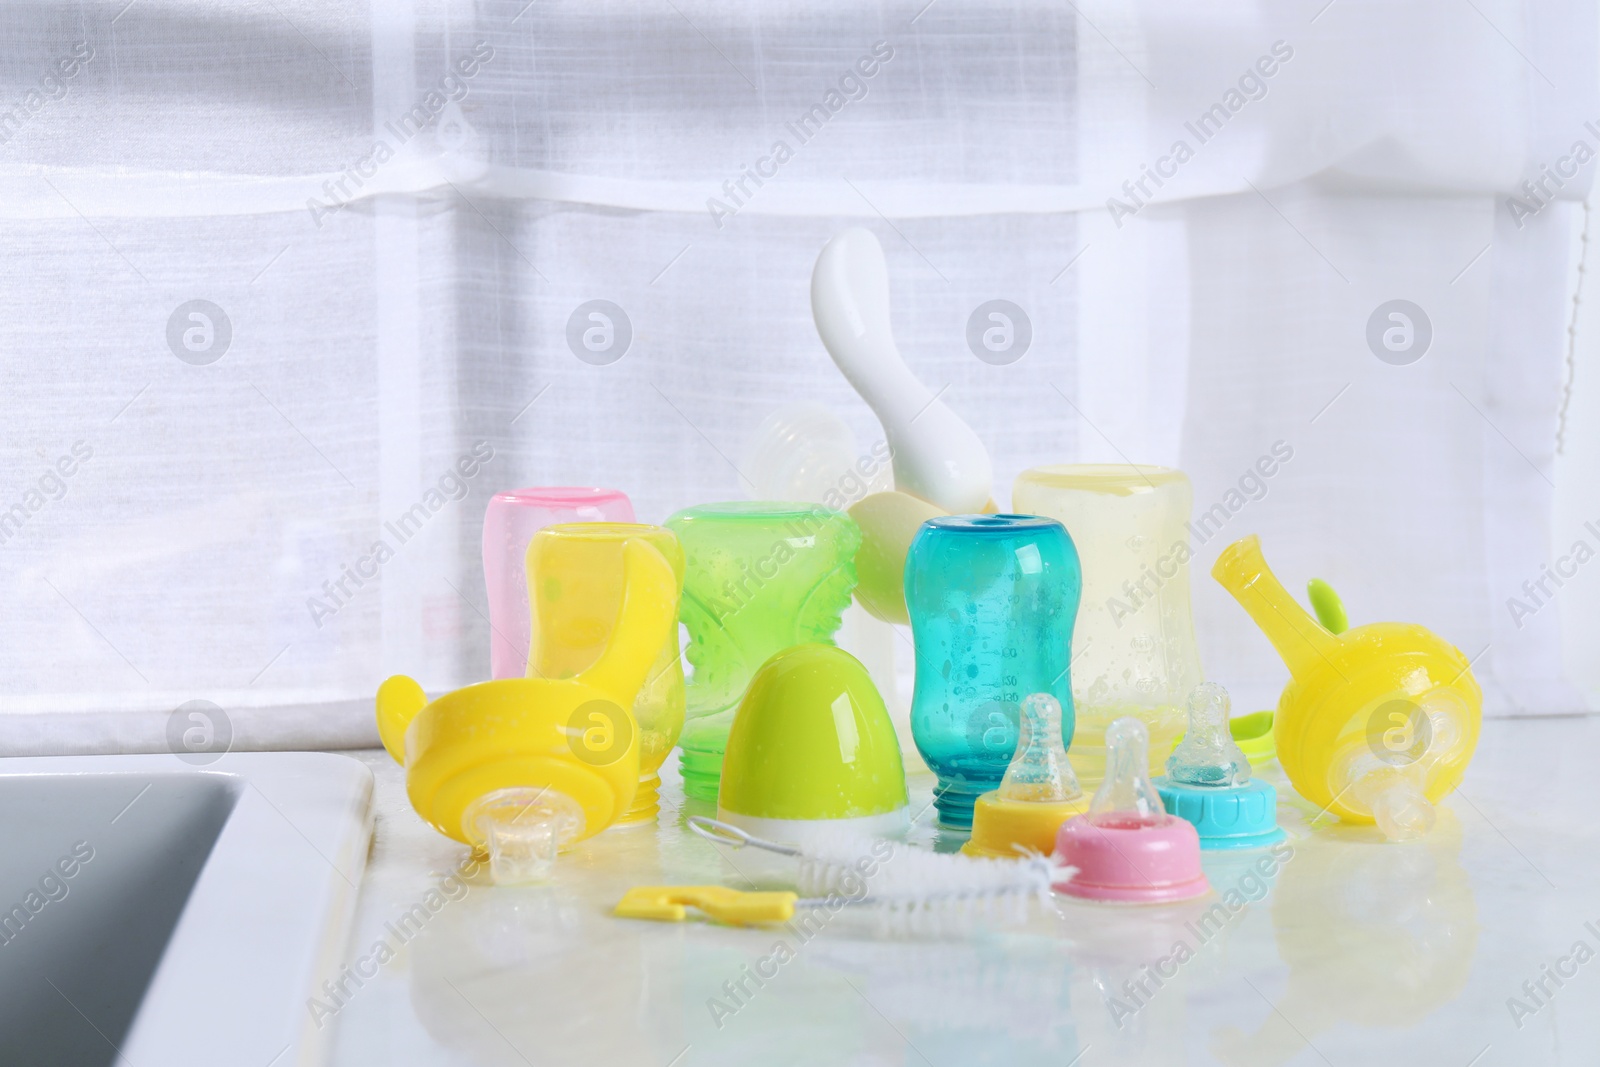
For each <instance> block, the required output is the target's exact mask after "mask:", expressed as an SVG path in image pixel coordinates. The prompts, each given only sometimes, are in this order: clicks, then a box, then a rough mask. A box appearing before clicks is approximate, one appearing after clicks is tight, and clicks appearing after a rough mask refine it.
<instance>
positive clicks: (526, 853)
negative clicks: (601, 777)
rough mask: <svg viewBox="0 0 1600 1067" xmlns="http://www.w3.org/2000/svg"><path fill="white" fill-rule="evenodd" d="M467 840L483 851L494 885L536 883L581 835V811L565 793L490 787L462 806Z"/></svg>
mask: <svg viewBox="0 0 1600 1067" xmlns="http://www.w3.org/2000/svg"><path fill="white" fill-rule="evenodd" d="M461 821H462V823H463V825H464V828H465V829H466V831H467V836H468V837H469V838H471V840H472V841H473V843H474V844H476V845H477V846H478V847H479V848H482V849H486V850H487V851H488V853H489V877H490V878H491V879H492V880H493V882H494V884H495V885H537V884H539V883H541V882H547V881H549V880H550V878H551V876H552V875H553V874H554V873H555V863H556V853H557V852H559V851H560V850H561V848H562V847H563V846H564V845H566V844H567V843H568V842H571V841H574V840H576V839H577V838H578V837H579V836H581V835H582V833H583V827H584V817H583V809H582V808H581V807H579V805H578V802H577V801H575V800H573V799H572V798H571V797H569V796H567V795H566V794H565V793H558V792H556V791H555V790H554V789H547V788H534V787H527V786H521V787H516V788H512V789H496V790H495V791H494V792H492V793H485V794H484V795H483V796H481V797H479V798H478V799H477V800H474V801H473V802H472V803H471V804H469V805H467V810H466V811H465V812H464V813H463V814H462V818H461Z"/></svg>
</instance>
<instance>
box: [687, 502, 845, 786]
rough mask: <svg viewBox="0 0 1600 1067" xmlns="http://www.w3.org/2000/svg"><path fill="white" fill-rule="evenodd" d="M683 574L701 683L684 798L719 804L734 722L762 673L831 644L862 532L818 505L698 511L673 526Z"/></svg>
mask: <svg viewBox="0 0 1600 1067" xmlns="http://www.w3.org/2000/svg"><path fill="white" fill-rule="evenodd" d="M666 525H667V529H669V530H671V531H672V532H673V533H675V534H676V535H677V536H678V541H679V543H680V544H681V545H682V546H683V552H684V556H685V559H686V567H685V570H684V577H683V600H682V606H681V608H680V609H679V617H680V619H681V620H682V622H683V625H684V627H685V628H686V629H687V630H688V631H689V647H688V650H687V652H686V655H687V656H688V658H689V665H690V666H691V667H693V668H694V674H693V675H692V676H691V677H690V678H689V680H688V682H687V684H686V686H685V690H684V693H685V698H686V702H687V705H688V706H687V708H686V709H685V721H684V727H683V735H682V737H681V738H680V739H679V742H678V743H679V745H680V746H681V748H682V750H683V754H682V758H681V760H680V762H679V769H680V770H681V771H682V772H683V791H684V793H685V794H686V795H688V796H691V797H694V798H696V799H699V800H713V801H714V800H716V799H717V786H718V783H719V782H720V781H721V778H722V756H723V753H724V752H725V751H726V750H727V747H728V730H729V728H730V727H731V726H732V725H733V713H734V711H735V710H737V708H738V704H739V700H740V698H741V697H743V696H744V691H745V688H746V687H747V686H748V685H749V684H750V679H751V677H752V676H753V675H754V674H755V673H756V670H757V669H758V668H759V667H760V666H761V665H762V664H763V663H765V662H766V661H767V660H768V659H770V658H771V657H772V656H773V654H774V653H777V652H781V651H783V650H784V649H786V648H792V647H793V646H795V645H804V644H812V643H820V644H828V645H831V644H833V635H834V634H835V633H836V632H838V629H839V624H840V617H841V615H842V614H843V612H844V609H845V608H847V607H849V606H850V597H851V594H852V593H853V592H854V591H855V586H856V567H855V557H856V549H857V548H859V547H860V545H861V531H860V530H859V529H857V527H856V524H855V520H853V519H851V518H850V516H848V515H846V514H844V513H842V512H838V511H832V510H830V509H828V508H825V507H822V506H821V505H817V504H787V503H775V502H772V501H762V500H753V501H752V500H745V501H735V502H731V503H725V504H701V505H698V506H696V507H692V508H686V509H684V510H683V511H680V512H678V513H677V514H676V515H674V516H672V517H671V518H670V519H668V520H667V523H666Z"/></svg>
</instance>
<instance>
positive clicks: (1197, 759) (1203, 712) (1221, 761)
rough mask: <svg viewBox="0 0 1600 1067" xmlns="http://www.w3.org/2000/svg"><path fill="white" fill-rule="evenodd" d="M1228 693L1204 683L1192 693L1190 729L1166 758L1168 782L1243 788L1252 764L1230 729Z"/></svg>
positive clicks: (1215, 685) (1216, 686) (1214, 684)
mask: <svg viewBox="0 0 1600 1067" xmlns="http://www.w3.org/2000/svg"><path fill="white" fill-rule="evenodd" d="M1230 707H1231V704H1230V702H1229V700H1228V691H1227V690H1226V689H1224V688H1222V686H1220V685H1218V684H1217V683H1216V682H1202V683H1200V684H1199V685H1197V686H1195V687H1194V688H1193V689H1192V690H1190V692H1189V729H1188V732H1186V733H1185V734H1184V737H1183V740H1182V741H1181V742H1179V744H1178V747H1177V748H1175V749H1173V751H1172V755H1170V756H1168V757H1167V780H1168V781H1171V782H1178V783H1180V784H1182V785H1216V786H1241V785H1244V784H1245V783H1246V782H1248V781H1249V780H1250V761H1249V760H1248V759H1246V758H1245V754H1244V750H1243V749H1241V748H1240V747H1239V746H1238V744H1237V743H1236V742H1235V741H1234V739H1233V734H1232V733H1231V732H1230V731H1229V729H1228V712H1229V710H1230Z"/></svg>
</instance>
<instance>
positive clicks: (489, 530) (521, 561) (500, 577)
mask: <svg viewBox="0 0 1600 1067" xmlns="http://www.w3.org/2000/svg"><path fill="white" fill-rule="evenodd" d="M632 521H633V505H632V504H631V503H629V501H628V498H627V496H626V495H625V494H624V493H622V492H620V491H619V490H616V489H596V488H592V487H588V486H540V487H536V488H531V489H512V490H509V491H507V492H504V493H496V494H495V495H494V496H493V497H492V498H491V499H490V500H489V509H488V511H487V512H485V514H484V517H483V576H484V580H485V582H486V583H487V585H488V588H489V626H490V631H489V671H490V674H491V675H492V676H493V677H495V678H521V677H524V676H525V675H526V674H527V673H528V642H529V641H530V640H531V635H532V629H533V627H532V622H531V617H530V616H531V610H532V609H530V608H529V606H528V570H527V557H528V543H529V542H530V541H532V540H533V535H534V534H536V533H538V532H539V531H540V530H542V529H544V528H545V527H546V526H553V525H555V524H556V523H558V522H632Z"/></svg>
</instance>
